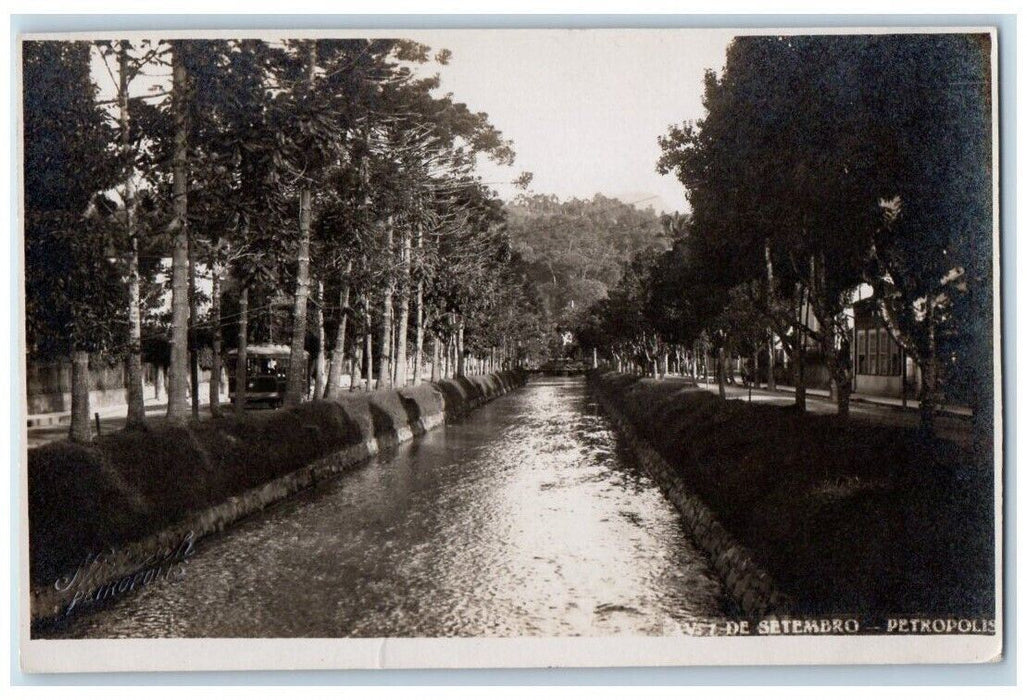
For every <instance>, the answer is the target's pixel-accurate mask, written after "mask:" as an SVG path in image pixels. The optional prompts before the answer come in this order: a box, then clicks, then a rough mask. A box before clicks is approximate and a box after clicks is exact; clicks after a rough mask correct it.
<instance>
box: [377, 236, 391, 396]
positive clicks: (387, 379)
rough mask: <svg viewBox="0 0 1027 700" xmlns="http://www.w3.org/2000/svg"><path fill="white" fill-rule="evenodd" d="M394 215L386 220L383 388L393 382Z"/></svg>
mask: <svg viewBox="0 0 1027 700" xmlns="http://www.w3.org/2000/svg"><path fill="white" fill-rule="evenodd" d="M392 236H393V231H392V217H391V216H390V217H389V218H388V221H386V222H385V251H384V254H383V255H384V259H385V265H386V273H385V290H384V292H383V293H382V340H381V348H380V350H379V352H378V355H379V359H378V362H379V365H378V388H379V389H383V388H385V387H387V386H389V384H390V383H391V380H392V368H391V367H389V359H390V358H391V356H392V294H393V283H394V282H393V277H392Z"/></svg>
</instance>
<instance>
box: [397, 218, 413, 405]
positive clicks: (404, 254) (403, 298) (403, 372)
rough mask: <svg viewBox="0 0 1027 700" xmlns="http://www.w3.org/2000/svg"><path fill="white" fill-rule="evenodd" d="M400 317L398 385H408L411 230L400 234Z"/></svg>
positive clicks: (406, 229)
mask: <svg viewBox="0 0 1027 700" xmlns="http://www.w3.org/2000/svg"><path fill="white" fill-rule="evenodd" d="M400 236H401V238H400V249H399V250H400V263H399V319H398V322H397V328H396V386H399V387H404V386H406V385H407V331H408V330H409V329H408V325H409V323H410V230H409V228H408V227H406V226H404V227H403V228H402V233H401V234H400Z"/></svg>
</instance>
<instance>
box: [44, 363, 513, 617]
mask: <svg viewBox="0 0 1027 700" xmlns="http://www.w3.org/2000/svg"><path fill="white" fill-rule="evenodd" d="M525 381H526V375H524V374H522V373H519V372H500V373H497V374H491V375H481V376H473V377H459V378H454V379H447V380H443V381H441V382H439V383H437V384H424V385H421V386H418V387H414V388H405V389H400V390H395V391H391V390H390V391H379V392H374V393H370V394H365V393H351V394H347V395H345V396H343V397H342V398H340V399H339V400H337V401H315V402H310V403H305V404H301V405H300V406H298V407H295V408H291V409H285V410H278V411H269V412H264V413H253V414H247V415H246V416H244V417H236V416H235V415H234V414H230V413H229V414H226V415H224V416H223V417H220V418H216V419H212V420H209V421H201V422H195V423H190V424H188V425H186V426H182V427H162V428H160V429H155V430H149V431H120V432H117V433H111V434H108V435H104V436H102V437H101V438H99V439H98V440H97V441H96V442H95V443H93V444H91V445H80V444H75V443H71V442H68V441H61V442H55V443H51V444H48V445H45V446H43V447H39V448H36V449H33V450H29V453H28V482H29V484H28V492H29V550H30V551H29V554H30V570H31V574H30V576H31V582H32V587H33V591H34V593H33V597H34V606H33V616H34V617H36V616H40V615H44V616H45V615H50V614H53V612H54V608H55V606H57V607H58V608H59V607H60V605H61V604H62V603H64V604H66V602H67V601H64V600H63V598H64V597H66V595H59V594H58V593H60V592H55V585H54V583H55V581H58V580H59V579H60V578H61V577H62V576H68V575H70V574H72V573H73V572H75V571H76V569H77V568H78V567H79V566H80V565H81V564H82V562H83V560H84V559H85V558H86V557H88V556H90V555H97V554H101V553H104V552H112V551H123V552H127V554H126V555H125V561H124V562H121V563H119V564H116V565H114V567H113V568H114V569H119V571H114V570H112V571H108V572H106V574H109V575H113V574H115V573H117V574H119V575H124V574H125V573H127V572H128V571H129V570H131V569H132V567H133V566H136V567H137V568H138V566H139V565H141V564H142V563H143V562H144V561H146V560H148V559H149V558H150V557H152V555H153V552H154V551H162V550H166V549H169V548H172V549H173V548H174V547H176V546H178V545H179V544H180V541H181V538H182V537H183V534H184V533H188V532H190V531H191V532H192V533H193V534H194V535H195V537H201V536H203V535H205V534H209V533H210V532H214V531H217V530H220V529H222V528H223V527H225V526H226V525H227V524H229V523H231V522H232V521H234V520H236V519H238V518H240V517H244V516H245V515H247V514H249V513H252V512H255V511H256V510H259V509H260V508H263V507H264V506H266V505H267V504H269V503H271V502H273V501H275V500H278V499H279V498H283V497H285V496H288V495H290V494H291V493H294V492H296V491H298V490H300V489H302V488H305V487H307V486H310V485H312V484H313V483H315V482H317V481H318V480H321V479H323V478H327V477H328V476H330V475H331V474H332V473H334V472H338V471H341V470H343V469H346V468H349V467H351V466H353V465H356V464H358V463H360V462H361V461H363V460H364V459H366V458H367V457H369V456H371V455H373V454H375V453H376V452H377V451H378V450H379V449H380V448H385V447H389V446H392V445H395V444H396V443H398V442H402V441H404V440H408V439H410V438H411V437H412V436H413V435H416V434H419V433H422V432H424V431H425V430H429V429H431V428H432V427H434V426H436V425H438V424H440V423H442V422H443V421H444V420H446V419H452V418H456V417H460V416H461V415H464V414H466V413H467V412H468V411H470V410H471V409H473V408H474V407H476V406H478V405H480V404H482V403H484V402H486V401H488V400H490V399H492V398H495V397H497V396H500V395H502V394H504V393H506V392H507V391H509V390H510V389H512V388H514V387H517V386H520V385H522V384H524V382H525ZM107 577H108V578H109V577H110V576H107ZM76 585H79V584H76Z"/></svg>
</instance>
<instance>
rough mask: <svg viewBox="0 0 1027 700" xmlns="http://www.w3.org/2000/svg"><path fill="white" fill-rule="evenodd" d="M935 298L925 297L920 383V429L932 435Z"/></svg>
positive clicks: (935, 396) (935, 385) (935, 383)
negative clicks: (925, 324)
mask: <svg viewBox="0 0 1027 700" xmlns="http://www.w3.org/2000/svg"><path fill="white" fill-rule="evenodd" d="M935 304H936V302H935V298H934V296H933V295H928V297H927V318H926V319H925V320H926V323H927V352H926V357H924V358H923V368H922V370H923V377H922V381H921V384H920V429H921V430H923V431H924V432H925V433H927V434H928V435H934V427H935V413H936V411H937V402H938V393H937V392H938V337H937V323H936V321H935Z"/></svg>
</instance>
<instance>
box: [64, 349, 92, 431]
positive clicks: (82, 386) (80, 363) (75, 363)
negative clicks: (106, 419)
mask: <svg viewBox="0 0 1027 700" xmlns="http://www.w3.org/2000/svg"><path fill="white" fill-rule="evenodd" d="M91 419H92V416H90V415H89V353H88V352H86V351H85V350H75V351H74V352H72V353H71V430H70V431H69V434H68V437H69V438H70V439H71V441H72V442H90V441H92V439H93V428H92V424H91V423H90V420H91Z"/></svg>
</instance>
